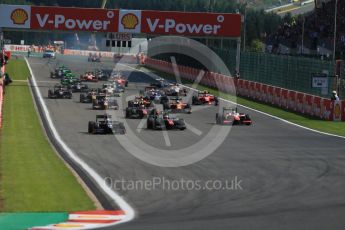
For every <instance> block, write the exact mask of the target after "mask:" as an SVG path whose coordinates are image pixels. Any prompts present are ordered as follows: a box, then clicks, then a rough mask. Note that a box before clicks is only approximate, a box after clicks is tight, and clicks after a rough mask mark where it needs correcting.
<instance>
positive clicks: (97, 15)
mask: <svg viewBox="0 0 345 230" xmlns="http://www.w3.org/2000/svg"><path fill="white" fill-rule="evenodd" d="M0 27H4V28H25V29H34V30H63V31H100V32H120V33H145V34H155V35H183V36H196V37H202V36H208V37H240V35H241V15H240V14H229V13H198V12H173V11H151V10H122V9H121V10H117V9H96V8H94V9H92V8H74V7H53V6H44V7H42V6H26V5H5V4H2V5H0Z"/></svg>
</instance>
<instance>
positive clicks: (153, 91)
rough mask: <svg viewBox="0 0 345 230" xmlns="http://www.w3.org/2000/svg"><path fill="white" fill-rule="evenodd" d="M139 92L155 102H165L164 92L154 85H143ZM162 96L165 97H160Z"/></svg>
mask: <svg viewBox="0 0 345 230" xmlns="http://www.w3.org/2000/svg"><path fill="white" fill-rule="evenodd" d="M139 94H140V95H141V96H143V97H144V98H146V99H148V100H150V101H152V102H155V103H160V104H163V102H167V100H166V99H167V96H166V95H165V94H164V92H163V91H162V90H159V89H157V88H156V87H154V86H148V87H145V89H144V90H140V92H139ZM163 97H164V98H165V99H162V98H163Z"/></svg>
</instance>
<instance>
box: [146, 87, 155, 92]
mask: <svg viewBox="0 0 345 230" xmlns="http://www.w3.org/2000/svg"><path fill="white" fill-rule="evenodd" d="M156 89H157V88H156V87H155V86H146V87H145V92H146V91H150V90H156Z"/></svg>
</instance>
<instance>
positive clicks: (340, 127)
mask: <svg viewBox="0 0 345 230" xmlns="http://www.w3.org/2000/svg"><path fill="white" fill-rule="evenodd" d="M145 69H149V70H150V71H152V72H153V73H155V74H157V75H158V76H161V77H163V78H166V79H170V80H175V79H176V78H175V76H173V75H171V74H167V73H164V72H160V71H156V70H154V69H150V68H147V67H145V68H143V67H142V70H144V71H145ZM182 83H183V84H185V85H187V86H191V85H192V82H190V81H188V80H185V79H182ZM197 88H198V89H199V90H208V91H210V93H213V94H216V95H218V94H219V92H218V91H217V90H215V89H212V88H210V87H207V86H203V85H199V86H198V87H197ZM220 97H221V98H224V99H228V100H231V101H234V97H233V96H231V95H227V94H224V93H221V94H220ZM236 101H237V103H239V104H241V105H244V106H247V107H250V108H253V109H256V110H259V111H262V112H265V113H268V114H271V115H274V116H277V117H280V118H282V119H285V120H287V121H290V122H293V123H295V124H298V125H302V126H304V127H307V128H311V129H315V130H318V131H321V132H326V133H330V134H335V135H340V136H345V122H333V121H323V120H319V119H316V118H312V117H308V116H304V115H301V114H297V113H294V112H291V111H288V110H284V109H281V108H278V107H274V106H270V105H267V104H264V103H260V102H256V101H252V100H249V99H247V98H243V97H237V98H236Z"/></svg>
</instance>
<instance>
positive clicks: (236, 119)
mask: <svg viewBox="0 0 345 230" xmlns="http://www.w3.org/2000/svg"><path fill="white" fill-rule="evenodd" d="M216 123H217V124H221V125H251V124H252V119H251V118H250V116H249V115H248V114H244V113H238V112H237V108H232V107H230V108H228V107H223V111H222V113H221V114H219V113H217V114H216Z"/></svg>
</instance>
